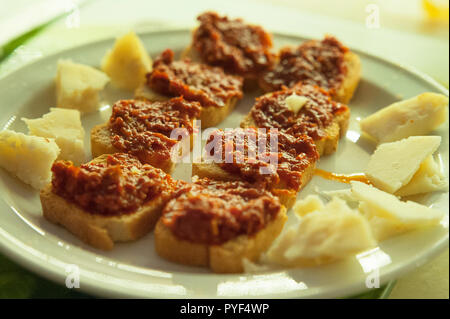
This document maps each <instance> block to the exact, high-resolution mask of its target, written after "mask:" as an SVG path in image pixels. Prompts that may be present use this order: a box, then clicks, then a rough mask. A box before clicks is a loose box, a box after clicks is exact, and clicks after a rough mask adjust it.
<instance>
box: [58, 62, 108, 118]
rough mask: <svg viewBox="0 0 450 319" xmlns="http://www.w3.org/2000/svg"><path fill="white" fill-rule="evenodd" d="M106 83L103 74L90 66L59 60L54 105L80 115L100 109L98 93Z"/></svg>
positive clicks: (106, 78) (106, 79)
mask: <svg viewBox="0 0 450 319" xmlns="http://www.w3.org/2000/svg"><path fill="white" fill-rule="evenodd" d="M108 81H109V78H108V77H107V76H106V75H105V74H104V73H103V72H101V71H99V70H96V69H94V68H92V67H90V66H87V65H83V64H78V63H74V62H72V61H70V60H60V61H58V70H57V74H56V79H55V82H56V100H57V101H56V105H57V106H58V107H61V108H66V109H76V110H79V111H80V112H81V113H88V112H93V111H96V110H97V109H98V108H99V107H100V103H99V92H100V91H101V90H103V88H104V87H105V85H106V83H108Z"/></svg>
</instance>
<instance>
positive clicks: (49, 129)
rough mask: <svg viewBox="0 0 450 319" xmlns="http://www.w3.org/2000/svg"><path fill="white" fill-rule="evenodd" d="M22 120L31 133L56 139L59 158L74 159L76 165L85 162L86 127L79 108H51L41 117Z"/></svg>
mask: <svg viewBox="0 0 450 319" xmlns="http://www.w3.org/2000/svg"><path fill="white" fill-rule="evenodd" d="M22 120H23V121H24V122H25V123H26V124H27V126H28V131H29V134H30V135H35V136H41V137H47V138H53V139H54V140H55V142H56V144H57V145H58V146H59V148H60V150H61V152H60V153H59V156H58V159H62V160H69V161H72V162H73V163H74V164H75V165H79V164H81V163H84V162H85V160H86V153H85V151H84V128H83V126H82V125H81V120H80V112H79V111H78V110H69V109H61V108H50V112H49V113H47V114H44V115H43V116H42V117H41V118H37V119H26V118H22Z"/></svg>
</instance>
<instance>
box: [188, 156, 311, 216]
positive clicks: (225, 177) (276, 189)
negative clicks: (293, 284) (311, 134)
mask: <svg viewBox="0 0 450 319" xmlns="http://www.w3.org/2000/svg"><path fill="white" fill-rule="evenodd" d="M315 168H316V163H315V162H314V163H312V164H311V165H309V166H308V167H307V168H306V169H305V170H304V171H303V172H302V178H301V181H300V185H301V186H300V188H299V189H298V190H295V189H289V188H288V187H287V185H286V183H285V182H284V181H283V180H281V181H280V183H278V184H276V185H271V188H270V189H269V190H270V191H271V193H272V194H273V195H275V196H276V197H278V199H279V200H280V203H281V204H282V205H283V206H285V207H286V208H288V209H289V208H291V207H292V206H293V205H294V203H295V200H296V198H297V193H298V192H299V191H300V190H301V189H302V188H303V187H304V186H305V185H306V184H308V182H309V181H310V180H311V178H312V176H313V175H314V170H315ZM192 176H198V177H199V178H204V177H207V178H210V179H214V180H218V181H244V179H243V178H242V177H241V176H240V175H239V174H232V173H230V172H227V171H225V170H224V169H222V168H221V167H220V166H219V165H218V164H217V163H206V162H200V163H192Z"/></svg>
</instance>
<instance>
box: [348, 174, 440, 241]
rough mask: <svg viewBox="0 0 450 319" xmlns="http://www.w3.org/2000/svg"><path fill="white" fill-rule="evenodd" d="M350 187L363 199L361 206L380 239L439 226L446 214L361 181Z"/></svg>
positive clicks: (355, 194) (377, 237) (357, 197)
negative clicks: (402, 199) (404, 199)
mask: <svg viewBox="0 0 450 319" xmlns="http://www.w3.org/2000/svg"><path fill="white" fill-rule="evenodd" d="M351 186H352V194H353V196H354V197H355V198H356V199H358V200H359V201H360V206H359V209H360V211H361V212H362V213H363V214H364V215H365V216H366V218H367V219H368V220H369V223H370V225H371V227H372V230H373V233H374V235H375V238H376V239H377V240H383V239H386V238H389V237H392V236H395V235H397V234H400V233H403V232H405V231H409V230H413V229H419V228H423V227H429V226H433V225H436V224H438V223H439V222H440V221H441V219H442V218H443V216H444V213H443V212H441V211H439V210H436V209H432V208H429V207H426V206H424V205H420V204H418V203H416V202H412V201H406V202H403V201H401V200H400V199H398V198H397V197H396V196H394V195H392V194H389V193H386V192H383V191H381V190H379V189H377V188H375V187H373V186H370V185H366V184H364V183H361V182H351Z"/></svg>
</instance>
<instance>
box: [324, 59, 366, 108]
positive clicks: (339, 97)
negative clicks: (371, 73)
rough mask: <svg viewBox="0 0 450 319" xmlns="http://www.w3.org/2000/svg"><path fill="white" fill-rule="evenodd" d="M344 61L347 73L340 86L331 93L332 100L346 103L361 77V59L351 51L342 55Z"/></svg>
mask: <svg viewBox="0 0 450 319" xmlns="http://www.w3.org/2000/svg"><path fill="white" fill-rule="evenodd" d="M344 63H345V65H346V68H347V74H346V75H345V78H344V80H343V81H342V83H341V86H340V87H339V89H338V90H337V91H336V93H334V94H332V96H331V97H332V98H333V100H335V101H337V102H341V103H344V104H348V103H349V102H350V100H351V99H352V97H353V94H354V93H355V91H356V88H357V87H358V84H359V80H360V79H361V60H360V59H359V56H358V55H357V54H355V53H353V52H351V51H348V52H347V53H346V54H345V55H344Z"/></svg>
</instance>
